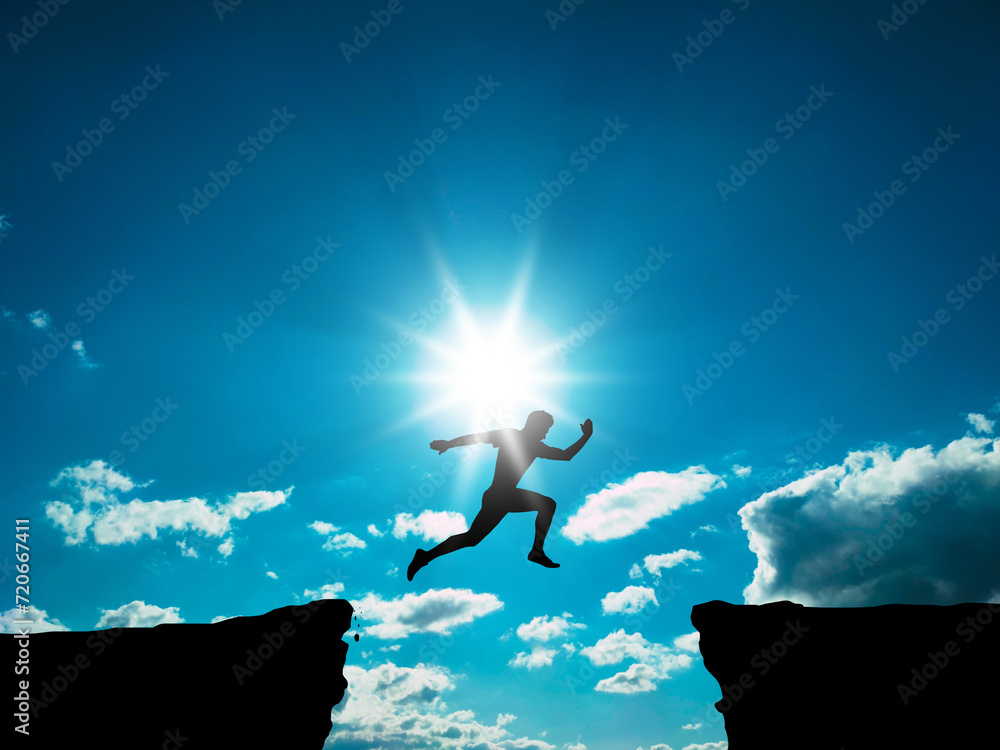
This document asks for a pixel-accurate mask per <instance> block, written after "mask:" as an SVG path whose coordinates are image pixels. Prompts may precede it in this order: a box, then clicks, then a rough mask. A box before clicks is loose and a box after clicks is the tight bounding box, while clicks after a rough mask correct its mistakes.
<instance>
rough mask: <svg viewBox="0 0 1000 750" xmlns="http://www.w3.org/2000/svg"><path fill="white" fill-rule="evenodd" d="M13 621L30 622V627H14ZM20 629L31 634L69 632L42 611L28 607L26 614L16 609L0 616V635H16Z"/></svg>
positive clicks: (13, 608)
mask: <svg viewBox="0 0 1000 750" xmlns="http://www.w3.org/2000/svg"><path fill="white" fill-rule="evenodd" d="M14 620H32V623H31V624H30V625H16V624H15V623H14ZM21 628H29V629H30V631H31V632H32V633H50V632H56V631H60V630H69V628H67V627H66V626H65V625H63V624H62V623H61V622H59V620H57V619H56V618H55V617H49V614H48V612H46V611H45V610H44V609H36V608H35V607H32V606H30V605H29V606H28V611H27V612H19V611H18V610H17V608H16V607H12V608H11V609H8V610H7V611H6V612H4V613H3V614H0V633H16V632H18V630H20V629H21Z"/></svg>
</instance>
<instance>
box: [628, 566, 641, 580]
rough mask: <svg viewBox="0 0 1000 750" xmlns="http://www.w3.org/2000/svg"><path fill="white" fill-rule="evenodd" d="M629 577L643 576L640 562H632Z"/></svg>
mask: <svg viewBox="0 0 1000 750" xmlns="http://www.w3.org/2000/svg"><path fill="white" fill-rule="evenodd" d="M628 577H629V578H632V579H635V578H642V568H640V567H639V563H632V567H631V568H629V571H628Z"/></svg>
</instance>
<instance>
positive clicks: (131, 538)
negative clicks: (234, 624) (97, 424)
mask: <svg viewBox="0 0 1000 750" xmlns="http://www.w3.org/2000/svg"><path fill="white" fill-rule="evenodd" d="M50 484H51V485H52V486H53V487H57V486H63V487H65V488H66V489H67V492H65V493H64V494H63V499H62V500H54V501H51V502H47V503H46V504H45V515H46V517H47V518H48V519H49V520H50V521H52V523H53V524H54V525H55V526H56V528H58V529H60V530H61V531H62V532H63V533H64V534H65V535H66V538H65V542H66V544H69V545H74V544H82V543H83V542H85V541H87V540H88V539H91V540H92V541H93V542H94V543H95V544H97V545H105V544H109V545H119V544H124V543H125V542H130V543H133V544H134V543H136V542H138V541H140V540H142V539H143V538H145V537H148V538H150V539H156V538H157V535H158V533H159V532H161V531H164V532H194V533H197V534H199V535H201V536H207V537H221V536H225V535H227V534H228V533H229V532H230V530H231V525H232V522H233V521H234V520H243V519H245V518H247V517H248V516H249V515H250V514H251V513H260V512H263V511H267V510H270V509H272V508H275V507H277V506H279V505H281V504H282V503H284V502H285V500H286V499H287V498H288V496H289V495H290V494H291V491H292V488H289V489H287V490H285V491H284V492H282V491H280V490H275V491H271V492H266V491H258V492H237V493H236V494H234V495H230V496H229V498H228V499H227V500H226V501H223V502H217V503H215V504H214V505H213V504H209V502H208V501H207V500H204V499H202V498H199V497H190V498H187V499H185V500H149V501H143V500H138V499H134V500H131V501H129V502H127V503H124V502H121V501H120V500H119V495H121V494H126V493H129V492H131V491H132V490H134V489H136V488H137V487H138V488H142V487H146V486H148V485H149V484H150V482H146V483H145V484H137V483H135V482H133V481H132V479H131V478H130V477H129V476H127V475H126V474H122V473H121V472H119V471H117V470H116V469H115V468H113V467H112V466H110V465H108V464H105V463H104V461H100V460H97V461H91V462H90V463H89V464H87V465H79V466H67V467H66V468H64V469H63V470H62V471H60V472H59V474H58V475H57V476H56V478H55V479H53V480H52V482H51V483H50ZM188 541H189V542H190V541H192V540H188ZM194 541H200V539H199V538H197V537H196V538H195V539H194ZM227 544H228V549H229V551H230V552H231V551H232V539H228V540H226V542H223V544H222V545H220V547H219V552H220V553H222V554H223V555H226V554H227V553H226V552H225V551H224V549H223V548H224V546H225V545H227ZM186 547H187V544H185V545H184V546H181V550H182V554H183V553H184V550H185V548H186Z"/></svg>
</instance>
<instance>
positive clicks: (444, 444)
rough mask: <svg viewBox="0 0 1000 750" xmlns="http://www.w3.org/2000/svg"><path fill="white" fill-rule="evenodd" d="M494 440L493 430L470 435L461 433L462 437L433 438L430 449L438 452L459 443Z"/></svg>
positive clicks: (466, 443)
mask: <svg viewBox="0 0 1000 750" xmlns="http://www.w3.org/2000/svg"><path fill="white" fill-rule="evenodd" d="M493 441H494V435H493V432H474V433H472V434H471V435H462V437H457V438H453V439H451V440H434V441H433V442H432V443H431V450H435V451H437V452H438V453H439V454H441V453H444V452H445V451H446V450H448V449H449V448H457V447H459V446H460V445H475V444H476V443H492V442H493Z"/></svg>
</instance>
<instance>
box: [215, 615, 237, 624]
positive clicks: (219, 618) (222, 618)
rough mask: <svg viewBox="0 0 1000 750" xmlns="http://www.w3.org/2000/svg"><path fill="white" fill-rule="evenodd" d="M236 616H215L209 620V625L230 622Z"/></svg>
mask: <svg viewBox="0 0 1000 750" xmlns="http://www.w3.org/2000/svg"><path fill="white" fill-rule="evenodd" d="M235 616H236V615H216V616H215V617H213V618H212V619H211V620H209V622H210V624H212V625H214V624H215V623H217V622H222V621H223V620H232V619H233V618H234V617H235Z"/></svg>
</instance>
